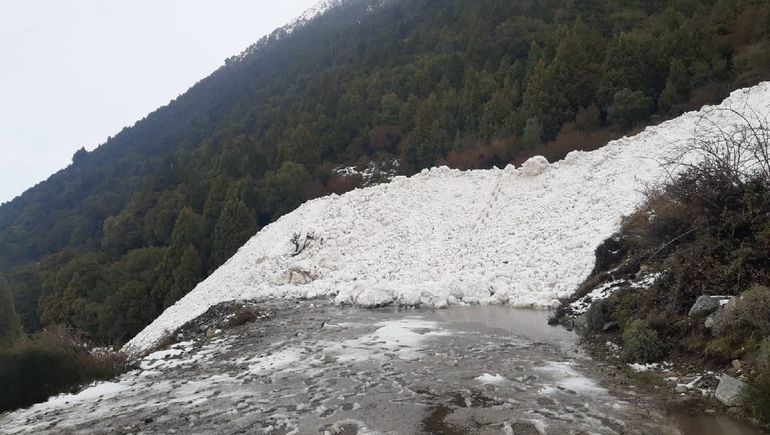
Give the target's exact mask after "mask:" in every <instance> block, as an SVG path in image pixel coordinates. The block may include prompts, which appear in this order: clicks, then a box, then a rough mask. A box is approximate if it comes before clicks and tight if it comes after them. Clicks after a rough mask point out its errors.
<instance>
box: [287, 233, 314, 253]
mask: <svg viewBox="0 0 770 435" xmlns="http://www.w3.org/2000/svg"><path fill="white" fill-rule="evenodd" d="M314 240H315V236H313V234H312V233H306V234H305V235H304V236H302V234H300V233H294V235H292V236H291V240H290V241H291V244H292V245H294V252H292V253H291V256H292V257H296V256H297V255H299V254H301V253H302V252H303V251H304V250H305V249H306V248H307V247H308V246H310V245H311V244H312V243H313V241H314Z"/></svg>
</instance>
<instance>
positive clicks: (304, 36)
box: [0, 0, 770, 343]
mask: <svg viewBox="0 0 770 435" xmlns="http://www.w3.org/2000/svg"><path fill="white" fill-rule="evenodd" d="M769 29H770V3H768V2H766V1H758V0H718V1H699V0H657V1H640V0H622V1H610V0H592V1H572V0H546V1H540V0H442V1H440V2H436V1H433V0H390V1H373V0H372V1H370V0H351V1H347V2H344V3H343V4H342V5H341V6H338V7H336V8H333V9H331V10H329V11H328V12H326V13H325V14H323V15H321V16H319V17H318V18H316V19H313V20H311V21H310V22H308V23H306V24H304V25H303V26H300V27H297V28H295V29H293V30H292V31H291V32H288V31H286V30H285V29H284V30H278V31H276V32H275V33H274V34H272V35H271V36H269V37H267V38H265V39H263V40H262V41H260V42H259V43H257V44H255V45H254V46H253V47H251V48H249V49H248V50H247V51H245V52H244V53H243V54H242V55H240V56H237V57H234V58H231V59H229V60H228V61H227V62H226V64H225V65H224V66H223V67H222V68H220V69H219V70H218V71H216V72H215V73H214V74H212V75H211V76H210V77H208V78H206V79H204V80H202V81H201V82H199V83H198V84H197V85H195V86H194V87H193V88H191V89H190V90H189V91H188V92H187V93H185V94H184V95H182V96H180V97H179V98H178V99H176V100H175V101H173V102H171V103H170V104H169V105H168V106H166V107H163V108H161V109H159V110H157V111H156V112H154V113H152V114H150V115H149V116H147V118H145V119H143V120H141V121H139V122H138V123H137V124H136V125H134V126H133V127H131V128H127V129H124V130H123V131H122V132H120V133H119V134H117V135H116V136H115V137H114V138H111V139H110V140H108V141H107V143H105V144H104V145H102V146H100V147H99V148H97V149H96V150H94V151H93V152H86V151H84V150H83V151H80V152H78V153H76V154H75V156H74V157H73V162H72V164H71V165H70V166H69V167H68V168H66V169H65V170H62V171H61V172H59V173H57V174H55V175H53V176H52V177H51V178H50V179H49V180H47V181H46V182H44V183H41V184H40V185H38V186H36V187H34V188H32V189H30V190H29V191H27V192H26V193H25V194H24V195H22V196H21V197H19V198H16V199H15V200H13V201H11V202H10V203H7V204H4V205H3V206H2V207H0V270H1V271H2V272H3V273H5V275H6V276H7V278H8V281H9V283H10V285H11V287H12V289H13V292H14V295H15V300H16V305H17V311H18V312H19V314H20V316H21V318H22V321H23V323H24V327H25V328H26V329H27V330H28V331H31V330H34V329H37V328H39V327H40V326H41V325H49V324H57V323H65V324H69V325H71V326H74V327H76V328H78V329H80V330H83V331H85V332H87V333H88V334H89V335H91V337H93V338H94V339H97V340H99V341H102V342H110V343H119V342H124V341H126V340H127V339H128V338H130V337H131V336H132V335H133V334H135V333H136V332H138V331H139V330H140V329H141V328H142V327H144V326H145V325H146V324H148V323H149V322H150V321H151V320H153V319H154V318H155V317H156V316H157V315H158V314H159V313H160V312H161V311H162V310H163V309H164V308H165V307H167V306H169V305H170V304H172V303H174V302H175V301H176V300H178V299H179V298H180V297H182V296H183V295H184V294H186V293H187V292H188V291H189V290H191V289H192V288H193V287H194V286H195V284H196V283H197V282H199V281H200V280H201V279H202V278H204V277H205V276H207V275H208V274H209V273H211V272H212V271H213V270H214V269H216V268H217V267H218V266H219V265H221V264H222V263H223V262H224V261H226V260H227V259H228V258H229V257H230V256H231V255H232V254H233V253H234V252H235V251H236V250H237V248H238V247H239V246H240V245H241V244H242V243H243V242H245V241H246V240H247V239H248V238H249V237H250V236H252V235H253V234H254V233H255V232H256V231H257V230H259V228H261V227H262V226H264V225H266V224H268V223H270V222H271V221H273V220H275V219H276V218H278V217H279V216H281V215H283V214H285V213H287V212H289V211H291V210H292V209H294V208H295V207H297V206H298V205H299V204H301V203H302V202H303V201H305V200H307V199H309V198H312V197H316V196H319V195H324V194H327V193H330V192H343V191H346V190H349V189H351V188H353V187H355V186H356V185H357V184H358V183H359V182H360V178H358V177H356V176H343V175H340V174H337V173H335V171H334V168H335V167H338V166H340V165H358V166H360V167H363V166H365V165H366V164H368V162H370V161H373V162H384V161H388V160H391V159H392V158H393V157H396V158H398V160H399V162H400V166H399V168H400V170H401V171H402V172H403V173H405V174H411V173H414V172H415V171H418V170H420V169H422V168H425V167H429V166H433V165H435V164H439V163H441V164H449V165H450V166H455V167H460V168H471V167H490V166H492V165H504V164H506V163H508V162H510V161H512V160H517V159H520V158H522V157H524V156H526V155H530V154H532V153H538V154H545V155H547V156H549V157H551V158H558V157H559V156H560V155H563V153H565V152H566V151H568V150H571V149H576V148H578V149H579V148H590V147H596V146H598V145H600V144H601V143H603V142H605V141H606V140H607V138H610V137H613V136H616V135H618V134H622V133H624V132H627V131H629V130H630V129H632V128H635V127H637V126H639V125H644V124H646V123H649V122H654V121H656V120H657V119H660V118H663V117H668V116H672V115H675V114H678V113H681V112H682V111H684V110H686V109H689V108H695V107H700V106H701V105H702V104H704V103H707V102H713V101H716V100H719V99H721V98H722V97H723V96H724V95H725V94H726V93H727V91H729V90H731V89H734V88H737V87H741V86H746V85H750V84H753V83H756V82H758V81H760V80H761V79H768V78H770V56H768V53H770V30H769Z"/></svg>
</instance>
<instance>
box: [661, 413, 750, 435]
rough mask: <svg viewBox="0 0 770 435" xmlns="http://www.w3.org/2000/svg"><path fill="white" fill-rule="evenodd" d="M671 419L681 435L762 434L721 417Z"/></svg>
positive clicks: (704, 416) (698, 416) (675, 416)
mask: <svg viewBox="0 0 770 435" xmlns="http://www.w3.org/2000/svg"><path fill="white" fill-rule="evenodd" d="M671 418H672V419H673V421H674V422H675V423H676V425H677V427H678V428H679V430H680V431H681V432H682V435H762V434H763V433H764V432H762V431H760V430H758V429H755V428H753V427H751V426H748V425H746V424H742V423H740V422H737V421H735V420H733V419H731V418H729V417H726V416H722V415H718V416H709V415H697V416H693V415H674V416H672V417H671Z"/></svg>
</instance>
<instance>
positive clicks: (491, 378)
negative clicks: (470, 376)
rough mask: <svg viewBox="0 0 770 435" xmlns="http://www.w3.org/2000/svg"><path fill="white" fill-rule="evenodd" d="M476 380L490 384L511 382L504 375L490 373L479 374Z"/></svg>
mask: <svg viewBox="0 0 770 435" xmlns="http://www.w3.org/2000/svg"><path fill="white" fill-rule="evenodd" d="M476 380H477V381H479V382H481V383H482V384H490V385H495V384H505V383H508V382H510V381H509V380H508V379H507V378H505V377H504V376H501V375H499V374H494V375H490V374H489V373H484V374H483V375H481V376H478V377H477V378H476Z"/></svg>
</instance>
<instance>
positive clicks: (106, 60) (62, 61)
mask: <svg viewBox="0 0 770 435" xmlns="http://www.w3.org/2000/svg"><path fill="white" fill-rule="evenodd" d="M316 2H317V0H275V1H267V0H220V1H215V0H129V1H121V2H115V1H104V0H66V1H64V0H15V1H14V0H1V2H0V203H3V202H5V201H8V200H10V199H12V198H14V197H15V196H17V195H19V194H21V193H22V192H23V191H24V190H26V189H28V188H30V187H32V186H33V185H35V184H36V183H38V182H40V181H43V180H44V179H46V178H48V176H50V175H51V174H53V173H54V172H56V171H57V170H59V169H62V168H64V167H66V166H67V165H68V164H69V163H70V160H71V157H72V154H73V153H74V152H75V151H76V150H77V149H79V148H80V147H83V146H84V147H86V149H88V150H92V149H94V148H95V147H96V146H98V145H99V144H101V143H103V142H104V141H105V140H106V139H107V137H108V136H111V135H115V134H116V133H117V132H119V131H120V130H121V129H122V128H123V127H125V126H129V125H133V124H134V122H136V121H137V120H139V119H141V118H143V117H144V116H145V115H146V114H148V113H149V112H151V111H153V110H154V109H156V108H158V107H160V106H162V105H165V104H167V103H168V102H169V101H170V100H171V99H173V98H176V97H177V96H178V95H180V94H182V93H183V92H184V91H186V90H187V89H188V88H189V87H190V86H192V85H193V84H195V82H197V81H198V80H200V79H202V78H204V77H205V76H207V75H209V74H210V73H211V72H213V71H214V70H216V69H217V68H218V67H219V66H220V65H222V64H223V63H224V60H225V59H226V58H228V57H230V56H232V55H234V54H237V53H240V52H241V51H242V50H243V49H245V48H246V47H248V46H249V45H251V44H252V43H254V42H256V41H257V40H258V39H259V38H260V37H261V36H263V35H265V34H267V33H270V32H271V31H272V30H273V29H275V28H277V27H280V26H282V25H283V24H286V23H288V22H290V21H291V20H292V19H293V18H294V17H296V16H298V15H300V14H301V13H302V12H303V11H304V10H305V9H307V8H309V7H311V6H312V5H313V4H315V3H316Z"/></svg>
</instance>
